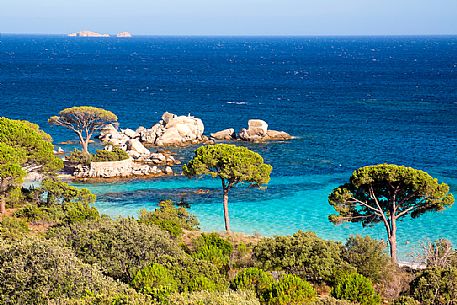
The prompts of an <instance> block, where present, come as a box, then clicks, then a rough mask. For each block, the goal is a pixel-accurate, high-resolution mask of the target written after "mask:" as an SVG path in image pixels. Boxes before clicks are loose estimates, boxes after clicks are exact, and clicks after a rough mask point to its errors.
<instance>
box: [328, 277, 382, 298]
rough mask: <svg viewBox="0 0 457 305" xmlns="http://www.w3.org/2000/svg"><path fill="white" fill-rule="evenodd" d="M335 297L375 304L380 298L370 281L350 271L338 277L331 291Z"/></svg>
mask: <svg viewBox="0 0 457 305" xmlns="http://www.w3.org/2000/svg"><path fill="white" fill-rule="evenodd" d="M331 295H332V296H333V297H335V298H337V299H343V300H349V301H355V302H358V303H360V304H361V305H377V304H380V303H381V298H380V297H379V295H378V294H377V293H376V291H375V290H374V288H373V284H372V283H371V281H370V280H369V279H368V278H366V277H364V276H363V275H361V274H358V273H351V274H348V275H346V276H344V277H341V278H339V279H338V282H337V284H336V286H335V287H333V289H332V291H331Z"/></svg>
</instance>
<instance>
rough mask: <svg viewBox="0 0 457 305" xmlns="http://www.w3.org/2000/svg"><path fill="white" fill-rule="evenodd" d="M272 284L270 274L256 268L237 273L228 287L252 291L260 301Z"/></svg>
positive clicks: (272, 280)
mask: <svg viewBox="0 0 457 305" xmlns="http://www.w3.org/2000/svg"><path fill="white" fill-rule="evenodd" d="M273 282H274V279H273V276H272V275H271V274H270V273H268V272H265V271H263V270H262V269H258V268H246V269H243V270H241V271H240V272H238V274H237V275H236V276H235V278H234V279H233V281H232V282H231V284H230V287H231V288H232V289H234V290H254V291H255V293H256V296H257V298H259V299H261V300H262V299H263V295H264V294H265V292H266V290H268V289H269V288H270V286H271V285H272V284H273Z"/></svg>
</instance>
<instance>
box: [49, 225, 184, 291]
mask: <svg viewBox="0 0 457 305" xmlns="http://www.w3.org/2000/svg"><path fill="white" fill-rule="evenodd" d="M48 237H50V238H59V239H61V240H62V241H63V242H64V244H66V245H67V246H69V247H70V248H72V249H73V250H74V251H75V253H76V255H77V256H78V257H79V258H81V259H82V260H83V261H84V262H87V263H90V264H97V265H98V266H100V267H101V270H102V271H103V272H104V273H105V274H106V275H108V276H111V277H113V278H114V279H119V280H121V281H123V282H125V283H130V282H131V280H132V279H133V276H134V275H135V274H136V273H137V271H138V270H140V269H141V268H143V267H144V266H146V265H148V264H150V263H154V262H159V261H158V260H159V259H160V258H161V256H163V255H170V256H181V255H183V251H182V250H181V248H180V247H179V246H178V245H177V244H175V243H174V242H173V241H172V240H171V238H170V236H169V234H168V233H167V232H165V231H162V230H160V229H159V228H158V227H157V226H153V225H145V224H141V223H138V222H137V221H136V220H134V219H132V218H120V219H118V220H111V219H108V218H102V219H100V220H99V221H85V222H81V223H74V224H71V225H68V226H66V227H63V226H61V227H56V228H52V229H50V230H49V231H48Z"/></svg>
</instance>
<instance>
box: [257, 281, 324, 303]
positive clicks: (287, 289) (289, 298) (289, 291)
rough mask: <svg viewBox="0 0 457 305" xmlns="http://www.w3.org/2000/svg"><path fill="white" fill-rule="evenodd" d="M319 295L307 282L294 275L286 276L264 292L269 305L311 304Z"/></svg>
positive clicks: (264, 297)
mask: <svg viewBox="0 0 457 305" xmlns="http://www.w3.org/2000/svg"><path fill="white" fill-rule="evenodd" d="M316 296H317V294H316V291H315V290H314V288H313V286H311V284H310V283H308V282H307V281H305V280H303V279H301V278H300V277H298V276H296V275H293V274H284V275H283V276H282V277H281V278H280V279H279V280H278V281H275V282H273V283H272V284H271V285H270V287H269V288H268V289H267V290H266V291H265V292H264V295H263V299H264V300H265V301H266V304H268V305H287V304H297V305H300V304H309V303H310V302H311V301H313V300H314V299H315V298H316Z"/></svg>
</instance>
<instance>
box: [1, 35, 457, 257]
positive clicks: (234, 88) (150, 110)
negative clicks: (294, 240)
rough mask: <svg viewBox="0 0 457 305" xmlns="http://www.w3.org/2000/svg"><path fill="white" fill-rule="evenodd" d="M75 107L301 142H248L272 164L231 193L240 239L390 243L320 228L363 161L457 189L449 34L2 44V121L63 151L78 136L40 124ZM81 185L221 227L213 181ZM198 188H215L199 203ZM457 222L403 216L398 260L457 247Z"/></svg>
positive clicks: (13, 40) (378, 229)
mask: <svg viewBox="0 0 457 305" xmlns="http://www.w3.org/2000/svg"><path fill="white" fill-rule="evenodd" d="M81 104H90V105H93V106H98V107H104V108H107V109H109V110H111V111H113V112H115V113H116V114H117V115H118V117H119V121H120V123H121V127H122V128H127V127H129V128H136V127H137V126H139V125H144V126H146V127H149V126H152V125H153V124H154V123H155V122H157V121H158V120H159V119H160V116H161V114H162V113H163V112H165V111H170V112H175V113H178V114H188V113H192V114H193V115H196V116H198V117H201V118H202V119H203V122H204V123H205V128H206V133H210V132H214V131H217V130H220V129H223V128H229V127H233V128H235V129H237V130H238V129H240V128H242V127H245V126H246V124H247V120H248V119H250V118H261V119H264V120H266V121H267V122H268V123H269V124H270V127H271V128H272V129H279V130H284V131H287V132H289V133H291V134H293V135H294V136H297V139H296V140H293V141H290V142H277V143H269V144H259V145H253V144H251V145H248V146H249V147H250V148H251V149H253V150H255V151H257V152H259V153H260V154H262V155H263V156H264V158H265V160H266V162H269V163H271V164H272V165H273V168H274V169H273V174H272V180H271V183H270V185H269V187H268V188H267V190H265V191H259V190H253V189H248V188H245V187H244V188H243V187H241V188H238V189H236V190H234V191H233V192H232V194H231V197H230V213H231V220H232V227H233V229H234V230H236V231H243V232H249V233H253V232H259V233H261V234H266V235H274V234H291V233H293V232H295V231H297V230H313V231H316V232H317V233H318V234H319V235H321V236H322V237H325V238H331V239H344V238H346V237H347V236H348V235H350V234H351V233H361V234H370V235H372V236H374V237H377V238H384V232H383V228H382V226H381V225H377V226H375V227H373V228H365V229H362V228H361V226H360V225H357V224H345V225H342V226H334V225H332V224H331V223H329V222H328V220H327V216H328V215H329V214H330V213H332V209H331V207H330V206H329V205H328V203H327V196H328V194H329V192H331V190H332V189H333V188H334V187H336V186H338V185H339V184H340V183H343V182H344V181H345V180H346V179H347V178H348V177H349V176H350V173H351V172H352V171H353V170H355V169H356V168H358V167H360V166H363V165H368V164H374V163H382V162H389V163H397V164H404V165H408V166H413V167H416V168H419V169H423V170H426V171H428V172H430V173H431V174H433V175H435V176H437V177H438V178H440V180H443V181H445V182H447V183H449V184H450V186H451V189H452V190H453V191H454V192H455V191H456V189H457V152H456V151H457V149H456V148H457V139H456V135H457V37H390V38H387V37H375V38H364V37H340V38H332V37H327V38H305V37H304V38H224V37H218V38H209V37H208V38H193V37H139V38H134V39H124V40H122V39H116V38H112V39H78V38H76V39H70V38H66V37H58V36H8V35H3V36H1V37H0V105H1V107H0V115H2V116H8V117H12V118H20V119H27V120H30V121H33V122H36V123H38V124H40V125H41V126H42V127H43V128H44V129H45V130H46V131H48V132H49V133H50V134H51V135H52V136H53V137H54V139H55V141H56V142H60V141H64V140H68V139H73V138H74V137H73V135H71V134H70V133H69V132H67V131H66V130H63V129H58V128H50V127H49V126H48V125H47V123H46V122H47V118H48V117H49V116H51V115H54V114H56V113H57V112H58V111H59V110H61V109H62V108H64V107H69V106H73V105H81ZM63 147H64V148H65V149H66V150H70V149H71V147H68V146H63ZM191 154H192V149H189V150H186V151H182V152H181V153H180V158H181V160H182V161H184V162H185V161H186V160H188V159H189V158H190V156H191ZM177 170H178V171H179V168H177ZM85 186H87V187H89V188H90V189H92V190H93V191H94V192H95V193H97V195H98V200H97V207H98V208H100V209H101V210H102V211H103V212H105V213H107V214H110V215H137V212H138V210H139V209H140V208H150V209H152V208H154V207H155V206H156V204H157V202H158V201H159V200H160V199H166V198H170V197H172V198H175V199H176V200H184V201H186V202H188V203H190V204H191V211H192V212H193V213H195V214H196V215H197V216H198V217H199V219H200V221H201V227H202V229H204V230H222V229H223V217H222V207H221V203H220V202H221V193H220V190H219V182H218V181H211V180H209V179H200V180H188V179H186V178H183V177H178V178H173V179H170V178H165V179H158V180H148V181H129V182H123V183H108V184H103V185H100V184H93V185H85ZM200 188H204V189H209V190H210V192H209V193H208V194H203V195H198V194H195V191H196V190H197V189H200ZM455 219H457V208H455V207H454V208H452V209H449V210H446V211H444V212H441V213H434V214H427V215H424V216H422V217H421V218H419V219H416V220H408V219H407V220H405V221H404V222H403V223H402V224H400V226H399V230H400V231H399V239H400V244H401V245H400V251H401V252H402V255H403V257H405V256H406V255H407V254H408V252H410V251H411V249H413V246H414V245H416V243H417V242H418V241H420V240H423V239H424V238H429V239H436V238H438V237H446V238H449V239H451V240H452V241H453V242H454V243H456V244H457V222H456V220H455Z"/></svg>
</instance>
